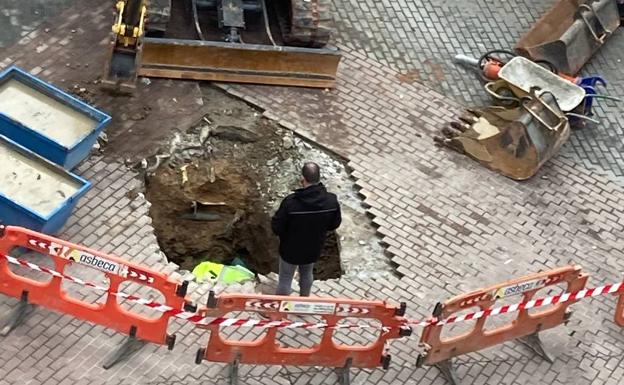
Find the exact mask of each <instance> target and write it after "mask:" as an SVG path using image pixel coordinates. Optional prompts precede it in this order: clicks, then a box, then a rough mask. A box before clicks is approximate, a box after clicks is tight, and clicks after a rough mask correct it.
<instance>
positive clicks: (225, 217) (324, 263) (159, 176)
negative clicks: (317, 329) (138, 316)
mask: <svg viewBox="0 0 624 385" xmlns="http://www.w3.org/2000/svg"><path fill="white" fill-rule="evenodd" d="M204 92H205V103H206V105H208V106H210V107H209V108H208V110H209V111H208V114H207V115H206V116H205V117H204V119H203V120H202V121H201V122H199V124H197V125H196V126H194V127H192V128H190V129H189V130H188V131H187V132H185V133H177V134H176V135H174V137H173V139H172V140H171V142H170V143H169V145H168V146H166V148H162V149H161V150H160V151H159V155H160V156H155V157H152V158H151V159H147V160H146V161H145V162H144V163H143V166H144V167H145V169H146V173H147V178H146V196H147V198H148V200H149V201H150V202H151V204H152V206H151V208H150V214H151V216H152V219H153V224H154V227H155V230H156V234H157V237H158V239H159V243H160V246H161V248H162V250H163V251H164V252H165V254H166V255H167V257H168V258H169V259H170V260H171V261H173V262H176V263H178V264H179V265H180V266H181V268H182V269H187V270H192V268H193V267H194V266H195V265H197V264H198V263H199V262H201V261H207V260H210V261H216V262H220V263H225V264H229V263H231V262H232V261H233V259H234V258H236V257H238V258H240V259H242V260H243V261H244V263H245V264H246V266H247V267H249V268H250V269H252V270H253V271H255V272H257V273H259V274H267V273H269V272H271V271H273V272H276V271H277V255H278V252H277V247H278V241H277V238H276V237H275V236H274V235H273V234H272V233H271V230H270V216H271V214H272V213H273V211H274V209H275V206H276V204H279V201H280V200H281V198H282V197H283V196H285V195H286V194H287V193H288V192H289V190H290V189H292V188H293V187H295V186H296V181H297V175H298V171H299V167H300V165H301V164H302V163H303V161H304V159H303V158H302V154H301V153H300V152H299V151H298V149H297V146H295V145H294V139H293V138H292V136H289V135H288V134H289V133H288V132H286V131H285V130H284V129H282V128H280V127H278V126H277V125H276V124H275V123H273V122H271V121H269V120H267V119H265V118H262V117H261V115H260V114H259V113H258V112H257V111H256V110H254V109H252V108H251V107H249V106H247V105H246V104H244V103H243V102H240V101H236V100H233V99H231V98H223V95H222V94H221V92H220V91H218V90H214V89H212V88H207V89H205V91H204ZM193 202H200V203H197V204H195V207H196V209H194V208H193ZM191 215H194V216H195V217H198V216H199V217H201V218H202V219H203V220H193V219H190V218H189V216H191ZM341 273H342V272H341V264H340V257H339V238H338V237H337V236H336V235H335V234H334V235H332V236H330V237H328V241H327V242H326V245H325V249H324V252H323V256H322V258H321V261H320V262H319V263H318V264H317V268H316V270H315V277H316V279H330V278H337V277H339V276H340V275H341Z"/></svg>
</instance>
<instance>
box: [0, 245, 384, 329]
mask: <svg viewBox="0 0 624 385" xmlns="http://www.w3.org/2000/svg"><path fill="white" fill-rule="evenodd" d="M0 256H1V257H4V258H6V259H7V261H9V262H10V263H12V264H15V265H19V266H23V267H26V268H28V269H31V270H35V271H39V272H42V273H46V274H50V275H52V276H53V277H57V278H61V279H66V280H68V281H71V282H74V283H77V284H79V285H83V286H87V287H90V288H92V289H94V290H98V291H104V292H107V293H108V294H110V295H113V296H115V297H119V298H123V299H126V300H129V301H132V302H135V303H138V304H141V305H143V306H146V307H149V308H151V309H153V310H156V311H158V312H161V313H163V314H166V315H170V316H173V317H176V318H179V319H183V320H185V321H189V322H192V323H194V324H196V325H205V326H215V325H217V326H223V327H226V326H236V327H259V328H285V329H296V328H304V329H323V328H335V329H345V328H347V329H354V328H371V327H374V328H377V329H379V328H380V327H381V326H380V325H370V324H349V323H345V324H336V325H329V324H327V323H322V322H321V323H309V322H292V321H288V320H279V321H271V320H259V319H240V318H223V317H204V316H202V315H201V314H198V313H196V312H188V311H184V310H181V309H175V308H173V307H171V306H168V305H165V304H161V303H159V302H156V301H152V300H147V299H143V298H140V297H137V296H134V295H132V294H127V293H124V292H109V291H108V288H106V287H103V286H99V285H96V284H94V283H91V282H87V281H85V280H82V279H80V278H76V277H72V276H69V275H67V274H64V273H61V272H58V271H56V270H52V269H48V268H46V267H42V266H39V265H36V264H34V263H31V262H28V261H25V260H22V259H18V258H15V257H12V256H10V255H2V254H0ZM261 308H263V309H264V308H265V307H264V306H262V307H261ZM266 308H267V309H273V307H272V306H267V307H266Z"/></svg>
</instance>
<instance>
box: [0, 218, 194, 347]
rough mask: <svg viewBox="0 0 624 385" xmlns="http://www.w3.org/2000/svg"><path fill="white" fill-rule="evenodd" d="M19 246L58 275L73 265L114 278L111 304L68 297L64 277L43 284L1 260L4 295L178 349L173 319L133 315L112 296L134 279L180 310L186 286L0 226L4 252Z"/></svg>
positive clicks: (69, 245) (0, 245) (0, 287)
mask: <svg viewBox="0 0 624 385" xmlns="http://www.w3.org/2000/svg"><path fill="white" fill-rule="evenodd" d="M20 247H21V248H27V249H30V250H33V251H36V252H38V253H42V254H47V255H49V256H50V257H52V259H53V261H54V266H55V267H54V270H56V271H58V272H63V271H64V269H65V267H66V266H68V265H70V264H72V263H78V264H83V265H85V266H89V267H91V268H94V269H97V270H99V271H101V272H103V273H104V274H106V276H107V277H108V279H109V280H110V285H109V288H108V293H107V298H106V302H105V303H103V304H92V303H89V302H84V301H81V300H78V299H76V298H73V297H70V296H68V295H67V293H66V292H65V291H64V290H63V289H62V288H61V282H62V280H63V279H62V278H61V277H53V278H52V279H51V280H50V281H49V282H39V281H35V280H32V279H30V278H27V277H24V276H21V275H17V274H15V273H13V272H12V271H11V270H10V269H9V262H8V261H7V259H6V258H0V293H3V294H6V295H9V296H12V297H15V298H21V299H22V300H23V301H24V299H26V300H27V302H28V303H30V304H35V305H41V306H43V307H45V308H49V309H53V310H56V311H59V312H62V313H64V314H68V315H71V316H74V317H76V318H79V319H83V320H87V321H90V322H93V323H96V324H98V325H102V326H104V327H107V328H111V329H114V330H117V331H119V332H121V333H124V334H129V335H130V336H131V337H133V338H137V339H139V340H143V341H149V342H153V343H156V344H161V345H162V344H166V345H168V347H169V348H170V349H172V348H173V345H174V343H175V336H174V335H168V334H167V325H168V322H169V318H170V317H171V316H170V315H168V314H163V315H162V316H159V317H158V318H151V319H150V318H148V317H145V316H142V315H140V314H137V313H134V312H131V311H128V310H126V309H123V308H122V307H121V306H120V305H119V304H118V298H117V297H116V296H115V295H112V294H111V293H117V292H119V285H120V284H121V283H122V282H124V281H134V282H137V283H140V284H142V285H145V286H148V287H151V288H154V289H156V290H158V291H160V292H161V293H162V294H163V296H164V297H165V302H164V304H166V305H167V306H170V307H172V308H175V309H181V308H182V307H183V304H184V298H183V296H184V294H185V293H184V292H185V288H186V287H185V286H180V287H179V286H178V284H177V283H176V282H173V281H172V280H170V279H169V277H168V276H167V275H165V274H163V273H160V272H158V271H154V270H150V269H146V268H145V267H141V266H139V265H136V264H133V263H131V262H128V261H125V260H123V259H120V258H116V257H113V256H109V255H105V254H102V253H99V252H97V251H95V250H91V249H88V248H85V247H82V246H78V245H75V244H72V243H69V242H66V241H63V240H60V239H57V238H53V237H50V236H47V235H45V234H40V233H37V232H34V231H31V230H27V229H24V228H20V227H13V226H7V227H1V226H0V254H2V255H10V252H11V251H12V250H14V249H15V248H20ZM179 288H180V289H179ZM128 294H132V293H128Z"/></svg>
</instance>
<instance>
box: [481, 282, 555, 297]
mask: <svg viewBox="0 0 624 385" xmlns="http://www.w3.org/2000/svg"><path fill="white" fill-rule="evenodd" d="M544 286H546V280H545V279H535V280H533V281H527V282H520V283H516V284H513V285H509V286H505V287H501V288H500V289H498V290H496V292H494V295H493V297H494V298H505V297H512V296H514V295H520V294H523V293H526V292H527V291H530V290H535V289H541V288H542V287H544Z"/></svg>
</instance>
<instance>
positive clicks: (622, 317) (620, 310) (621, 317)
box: [614, 288, 624, 327]
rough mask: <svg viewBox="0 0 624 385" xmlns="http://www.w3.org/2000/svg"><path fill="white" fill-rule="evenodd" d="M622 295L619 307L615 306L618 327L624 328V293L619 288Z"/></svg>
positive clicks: (620, 295)
mask: <svg viewBox="0 0 624 385" xmlns="http://www.w3.org/2000/svg"><path fill="white" fill-rule="evenodd" d="M618 290H619V292H620V294H619V297H618V301H617V305H616V306H615V317H614V318H615V323H616V324H617V325H618V326H621V327H624V291H622V290H621V289H620V288H618Z"/></svg>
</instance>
